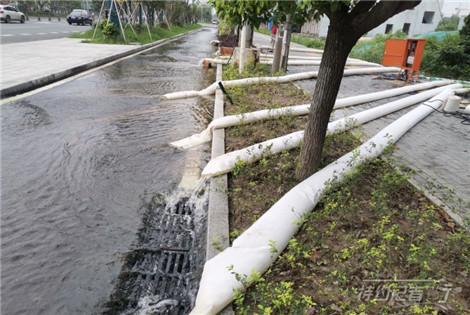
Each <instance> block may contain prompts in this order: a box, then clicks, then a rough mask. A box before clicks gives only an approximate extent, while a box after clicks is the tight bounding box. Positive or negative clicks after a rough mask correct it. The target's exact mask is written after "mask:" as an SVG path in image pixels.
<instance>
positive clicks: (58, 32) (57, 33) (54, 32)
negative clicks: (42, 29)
mask: <svg viewBox="0 0 470 315" xmlns="http://www.w3.org/2000/svg"><path fill="white" fill-rule="evenodd" d="M49 34H59V32H50V33H49Z"/></svg>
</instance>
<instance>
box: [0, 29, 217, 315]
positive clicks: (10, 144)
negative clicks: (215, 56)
mask: <svg viewBox="0 0 470 315" xmlns="http://www.w3.org/2000/svg"><path fill="white" fill-rule="evenodd" d="M214 37H215V29H204V30H202V31H199V32H197V33H195V34H193V35H191V36H188V37H186V38H183V39H180V40H178V41H176V42H173V43H171V44H168V45H166V46H164V47H160V48H156V49H154V50H152V51H150V52H147V53H145V54H142V55H139V56H136V57H133V58H130V59H127V60H125V61H123V62H120V63H117V64H115V65H113V66H110V67H107V68H104V69H102V70H99V71H96V72H94V73H92V74H90V75H88V76H86V77H83V78H80V79H77V80H75V81H72V82H69V83H67V84H64V85H62V86H59V87H57V88H54V89H51V90H48V91H46V92H43V93H40V94H36V95H34V96H31V97H28V98H25V99H22V100H20V101H17V102H16V103H12V104H7V105H4V106H3V107H2V109H1V122H2V126H1V128H2V129H1V131H2V133H1V141H2V142H1V158H2V161H1V162H2V164H1V173H2V174H1V175H2V187H1V188H2V201H1V208H2V214H1V219H2V220H1V228H2V231H1V234H2V240H1V242H2V257H1V263H2V278H1V280H2V281H1V282H2V293H1V294H2V313H3V314H90V313H99V312H101V311H102V309H103V308H102V307H103V305H104V304H105V303H107V302H108V301H109V296H110V294H111V293H112V292H113V288H114V287H115V286H116V284H117V282H118V275H119V272H120V270H121V268H122V266H123V263H124V260H125V257H126V253H128V252H129V251H130V250H131V246H132V244H134V243H135V242H136V238H137V233H138V231H139V229H142V222H143V217H144V216H145V214H146V213H147V211H148V210H147V209H149V207H148V204H149V203H150V200H151V199H152V197H153V196H155V194H157V193H164V192H170V191H172V190H173V189H174V188H175V186H176V185H177V183H178V182H179V180H180V179H181V176H182V172H183V167H184V164H185V153H184V152H175V150H173V149H172V148H170V147H169V146H168V145H167V143H168V142H169V141H171V140H175V139H179V138H181V137H184V136H187V135H189V134H191V133H193V132H194V131H195V130H200V129H201V126H200V122H198V120H197V119H196V116H197V115H196V114H195V113H196V112H197V109H198V106H199V104H198V100H195V99H191V100H177V101H163V100H160V99H159V97H158V95H161V94H164V93H167V92H171V91H177V90H184V89H200V88H202V87H203V86H205V85H206V84H207V82H205V81H206V80H207V74H205V73H203V71H202V70H201V68H200V67H199V66H198V65H197V64H198V61H199V60H200V59H201V58H203V57H206V56H208V55H209V54H210V46H209V45H208V43H209V41H210V40H212V39H213V38H214ZM152 209H157V208H152ZM144 222H145V220H144Z"/></svg>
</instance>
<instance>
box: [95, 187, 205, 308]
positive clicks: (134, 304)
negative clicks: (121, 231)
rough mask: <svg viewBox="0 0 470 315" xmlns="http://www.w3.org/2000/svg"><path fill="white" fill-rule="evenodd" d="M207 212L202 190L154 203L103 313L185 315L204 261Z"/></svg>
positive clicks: (178, 194)
mask: <svg viewBox="0 0 470 315" xmlns="http://www.w3.org/2000/svg"><path fill="white" fill-rule="evenodd" d="M202 186H205V185H202ZM206 209H207V193H206V191H205V189H204V188H200V189H197V190H195V192H193V193H192V194H191V196H190V197H188V196H187V194H185V193H182V192H178V193H176V194H175V195H173V196H170V197H164V196H157V197H155V198H154V199H153V200H152V202H151V203H150V204H149V205H148V206H147V209H146V210H145V214H144V216H143V222H142V227H141V228H140V229H139V232H138V234H137V241H136V244H135V245H134V249H132V250H131V251H130V252H129V253H127V254H126V256H125V258H124V262H123V267H122V269H121V272H120V274H119V277H118V280H117V283H116V286H115V289H114V292H113V293H112V295H111V298H110V301H109V302H108V303H106V306H105V311H104V312H103V313H104V314H175V315H176V314H187V313H189V311H190V310H191V308H192V306H193V304H194V299H195V295H196V292H197V287H198V282H199V278H200V274H201V271H202V265H203V263H204V257H201V256H202V255H201V252H203V249H202V247H203V246H204V243H203V242H201V241H200V240H201V238H200V237H198V236H200V235H202V234H203V229H202V226H203V224H202V223H203V216H202V215H201V214H203V213H205V210H206Z"/></svg>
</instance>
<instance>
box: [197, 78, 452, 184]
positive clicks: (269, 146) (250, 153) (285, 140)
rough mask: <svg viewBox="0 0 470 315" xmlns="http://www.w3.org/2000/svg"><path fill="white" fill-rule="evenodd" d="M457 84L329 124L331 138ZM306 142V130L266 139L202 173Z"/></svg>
mask: <svg viewBox="0 0 470 315" xmlns="http://www.w3.org/2000/svg"><path fill="white" fill-rule="evenodd" d="M456 86H457V85H450V86H443V87H440V88H436V89H432V90H429V91H425V92H421V93H418V94H415V95H411V96H408V97H405V98H402V99H399V100H396V101H393V102H390V103H387V104H383V105H380V106H377V107H374V108H371V109H368V110H365V111H362V112H359V113H356V114H353V115H350V116H347V117H344V118H341V119H338V120H335V121H333V122H330V123H329V124H328V129H327V135H332V134H335V133H340V132H342V131H345V130H349V129H351V128H354V127H357V126H359V125H362V124H364V123H366V122H369V121H371V120H374V119H377V118H380V117H383V116H385V115H388V114H390V113H393V112H396V111H399V110H401V109H403V108H406V107H408V106H411V105H414V104H417V103H419V102H422V101H425V100H427V99H429V98H431V97H433V96H435V95H437V94H439V93H440V92H442V91H443V90H445V89H448V88H453V87H456ZM303 139H304V131H303V130H301V131H296V132H293V133H290V134H287V135H285V136H282V137H278V138H274V139H270V140H266V141H263V142H260V143H257V144H254V145H251V146H249V147H246V148H243V149H240V150H236V151H232V152H229V153H226V154H224V155H220V156H218V157H216V158H214V159H212V160H210V161H209V163H207V165H206V167H205V168H204V170H203V171H202V173H201V175H202V176H203V177H212V176H217V175H221V174H225V173H229V172H231V171H232V170H233V168H234V167H235V165H236V164H237V162H238V161H243V162H245V163H253V162H256V161H258V160H260V159H262V158H263V157H265V156H271V155H274V154H278V153H281V152H282V151H286V150H291V149H293V148H296V147H298V146H300V144H301V143H302V141H303Z"/></svg>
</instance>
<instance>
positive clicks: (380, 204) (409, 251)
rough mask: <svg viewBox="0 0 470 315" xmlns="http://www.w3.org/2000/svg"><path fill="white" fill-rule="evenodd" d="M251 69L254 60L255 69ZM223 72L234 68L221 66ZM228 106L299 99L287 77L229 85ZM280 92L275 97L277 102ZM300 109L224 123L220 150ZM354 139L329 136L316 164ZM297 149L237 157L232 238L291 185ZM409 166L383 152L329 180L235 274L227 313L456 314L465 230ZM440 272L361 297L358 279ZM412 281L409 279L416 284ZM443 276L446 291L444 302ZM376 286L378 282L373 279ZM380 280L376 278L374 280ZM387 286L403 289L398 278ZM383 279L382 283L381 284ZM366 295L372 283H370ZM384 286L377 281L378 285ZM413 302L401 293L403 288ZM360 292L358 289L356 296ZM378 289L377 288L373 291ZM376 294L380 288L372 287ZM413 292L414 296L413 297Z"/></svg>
mask: <svg viewBox="0 0 470 315" xmlns="http://www.w3.org/2000/svg"><path fill="white" fill-rule="evenodd" d="M255 71H261V72H262V69H256V70H255ZM227 73H228V74H227V75H229V76H230V75H232V76H233V77H232V78H235V77H236V74H234V73H232V74H231V73H230V71H227ZM229 93H232V98H233V99H234V101H235V105H227V111H228V113H239V112H245V111H252V110H257V109H260V108H266V107H271V106H274V107H275V106H280V105H282V106H286V105H293V104H300V103H305V102H306V101H308V99H309V97H308V96H305V95H303V93H301V91H300V92H299V91H298V90H297V89H296V88H295V86H293V85H286V86H280V85H277V86H274V85H258V86H256V87H255V86H252V87H248V88H243V89H241V90H236V91H235V93H234V90H232V89H230V92H229ZM279 100H282V101H279ZM302 119H305V118H298V117H297V118H288V119H286V120H284V119H276V120H272V121H266V122H262V123H256V124H250V125H246V126H240V127H235V128H229V129H227V133H226V140H227V150H228V151H231V150H234V149H239V148H241V147H245V146H247V145H251V144H253V143H255V142H258V141H262V140H266V139H267V138H272V137H276V136H280V135H283V134H285V133H287V132H291V131H295V130H300V129H302V128H303V125H304V123H305V120H303V121H302ZM358 144H360V140H359V139H358V137H357V136H355V135H354V134H353V133H352V132H345V133H342V134H337V135H333V136H329V137H328V138H327V139H326V144H325V148H324V152H323V158H322V164H323V165H326V164H328V163H330V162H332V161H334V160H336V159H337V158H338V157H340V156H342V155H343V154H345V153H347V152H349V151H351V150H352V149H353V148H355V147H356V146H357V145H358ZM298 156H299V149H296V150H291V151H285V152H283V153H281V154H278V155H275V156H272V157H269V158H263V159H262V160H260V161H258V162H256V163H253V164H246V163H242V162H239V163H237V165H236V167H235V169H234V171H233V172H232V173H231V174H230V175H229V192H228V194H229V207H230V238H231V241H233V239H234V238H236V237H237V236H238V235H240V233H242V232H243V231H244V230H246V229H247V228H248V227H249V226H250V225H251V224H252V223H253V222H254V221H255V220H257V219H258V218H259V217H260V216H261V215H262V214H264V212H265V211H266V210H267V209H269V208H270V207H271V206H272V205H273V204H274V203H275V202H276V201H277V200H279V198H280V197H281V196H282V195H284V194H285V193H286V192H287V191H289V190H290V189H291V188H292V187H294V186H295V185H296V184H297V183H298V181H297V180H296V179H295V177H294V173H295V169H296V167H297V163H298ZM409 175H410V174H408V173H406V172H404V171H399V170H397V169H395V168H394V167H392V166H391V164H390V162H389V161H388V159H387V158H386V157H384V158H382V159H376V160H374V161H372V162H369V163H367V164H365V165H363V166H361V167H359V168H358V169H356V170H355V172H354V173H353V174H351V175H349V176H348V177H347V179H346V180H345V181H344V182H343V183H342V184H341V185H336V186H334V187H331V188H330V190H329V192H328V193H327V194H326V195H325V196H324V198H323V199H322V201H321V202H320V203H319V204H318V205H317V207H316V208H315V210H314V211H313V212H312V213H311V214H310V215H309V216H308V217H307V218H305V220H304V222H303V224H302V226H301V229H300V231H299V233H298V234H297V235H296V237H295V239H293V240H291V241H290V242H289V245H288V248H287V249H286V250H285V251H284V252H283V253H282V254H281V255H280V257H279V258H278V260H277V261H276V262H275V263H274V265H273V266H272V267H271V268H270V269H269V270H268V271H267V272H266V273H265V274H264V275H259V274H252V275H249V276H248V277H246V276H243V275H239V277H240V281H254V284H253V285H252V286H251V287H250V288H248V290H247V292H246V294H244V295H243V294H238V293H235V303H234V305H235V312H236V313H237V314H350V315H352V314H465V312H468V309H469V307H470V304H469V301H470V285H469V283H468V281H467V279H468V275H469V272H470V236H469V235H468V233H467V232H465V231H462V230H459V229H458V228H457V227H456V226H455V224H454V223H453V222H452V220H451V219H450V218H449V217H448V216H447V215H446V213H445V212H444V211H443V210H442V209H439V208H438V207H436V206H435V205H433V204H432V203H431V202H430V201H429V200H427V198H426V197H425V196H424V195H422V194H421V193H420V192H418V191H416V189H414V187H413V186H411V185H410V184H409V182H408V176H409ZM371 279H409V280H429V279H432V280H442V282H440V283H437V282H426V283H425V285H426V286H428V287H429V286H432V288H427V289H422V288H421V287H420V286H419V285H417V284H416V282H415V283H410V284H407V285H408V287H407V289H406V290H407V293H406V294H405V295H403V294H402V297H403V296H404V298H405V299H407V300H405V301H404V302H403V301H399V300H398V299H397V298H396V297H397V296H399V295H395V298H394V300H393V302H390V299H389V300H388V301H389V302H388V303H387V302H384V301H380V300H379V298H376V297H375V296H372V297H369V298H367V296H366V295H364V294H365V293H364V292H366V291H365V289H364V288H367V287H366V286H363V285H364V284H365V283H364V282H363V280H371ZM418 284H419V283H418ZM445 284H451V285H452V287H451V291H450V292H449V295H448V299H447V301H446V302H445V303H437V302H438V301H439V300H440V299H442V298H443V297H444V294H445V291H439V290H438V288H440V289H444V290H445V289H446V287H445V286H444V285H445ZM379 285H380V283H379ZM382 285H383V283H382ZM387 285H388V287H386V288H387V290H390V291H388V292H393V290H395V292H403V291H399V290H400V289H401V290H403V287H400V285H402V284H401V283H389V284H387ZM382 288H384V287H382ZM374 290H375V291H374V294H375V293H376V292H379V291H377V287H374ZM383 290H384V289H383ZM420 290H422V292H423V295H422V300H420V302H419V303H417V302H416V303H413V302H409V301H410V300H409V299H408V297H409V294H410V292H415V294H419V292H421V291H420ZM361 292H362V295H360V294H361ZM382 292H384V291H382ZM379 297H380V296H379ZM414 298H415V299H416V298H419V296H416V295H415V296H414Z"/></svg>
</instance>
